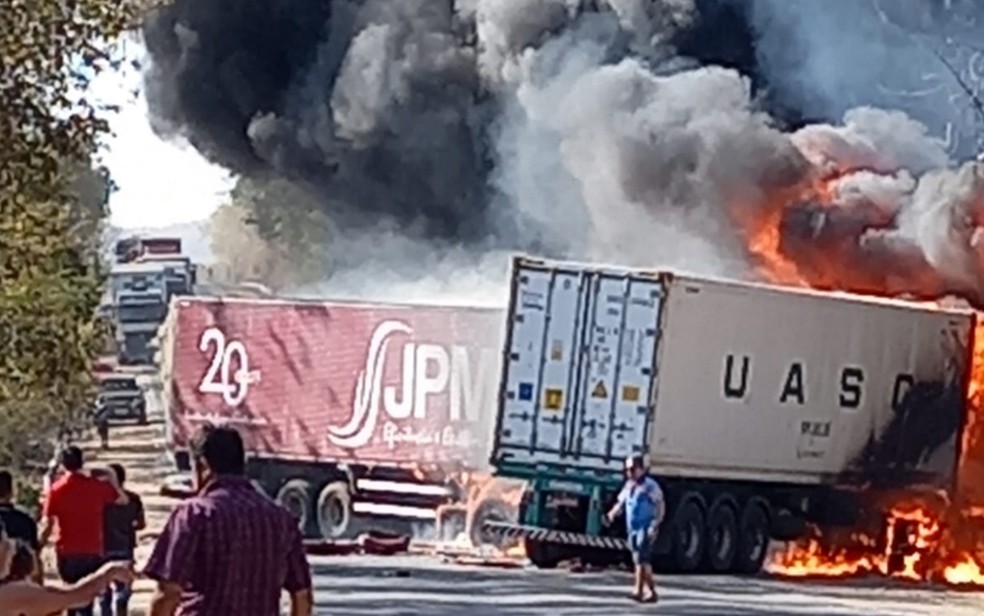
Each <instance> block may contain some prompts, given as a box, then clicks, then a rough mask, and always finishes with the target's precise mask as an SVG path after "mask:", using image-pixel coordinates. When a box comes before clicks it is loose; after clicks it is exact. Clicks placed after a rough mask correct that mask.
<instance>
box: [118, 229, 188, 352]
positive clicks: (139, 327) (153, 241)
mask: <svg viewBox="0 0 984 616" xmlns="http://www.w3.org/2000/svg"><path fill="white" fill-rule="evenodd" d="M180 251H181V240H180V239H175V238H139V237H134V238H128V239H125V240H120V241H119V242H117V244H116V254H117V263H116V264H114V265H113V266H112V268H111V270H110V276H109V293H108V295H109V303H108V305H107V306H106V308H105V312H106V314H107V315H108V316H109V317H110V319H111V320H112V322H113V326H114V327H113V329H114V333H115V336H114V338H115V340H116V348H117V357H118V359H119V362H120V364H123V365H149V364H151V363H152V361H153V356H154V351H153V347H152V343H153V341H154V339H155V337H156V336H157V330H158V329H159V328H160V326H161V324H162V323H163V322H164V318H165V316H166V314H167V308H168V304H169V302H170V300H171V298H172V297H175V296H179V295H191V294H193V293H194V287H195V282H196V267H195V265H194V264H193V263H191V260H190V259H189V258H188V257H184V256H182V255H181V254H180Z"/></svg>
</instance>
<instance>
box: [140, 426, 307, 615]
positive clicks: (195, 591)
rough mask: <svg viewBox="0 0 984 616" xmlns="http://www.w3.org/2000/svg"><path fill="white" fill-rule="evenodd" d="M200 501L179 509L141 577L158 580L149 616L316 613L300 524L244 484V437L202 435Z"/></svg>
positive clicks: (225, 432) (195, 453)
mask: <svg viewBox="0 0 984 616" xmlns="http://www.w3.org/2000/svg"><path fill="white" fill-rule="evenodd" d="M191 453H192V461H193V467H194V472H195V489H196V492H197V496H194V497H192V498H190V499H188V500H187V501H185V502H183V503H181V504H179V505H178V506H177V507H176V508H175V509H174V511H172V512H171V517H170V518H169V519H168V522H167V525H166V526H165V527H164V531H163V532H162V533H161V535H160V537H159V538H158V540H157V544H156V545H155V546H154V551H153V554H152V555H151V557H150V560H149V561H148V563H147V566H146V567H145V569H144V574H145V575H146V576H147V577H149V578H151V579H153V580H156V581H157V583H158V586H157V592H156V594H155V595H154V599H153V601H152V603H151V609H150V616H172V615H173V614H179V615H180V616H211V615H213V614H235V615H236V616H277V615H278V614H280V597H281V593H282V592H283V591H284V590H286V591H287V593H288V594H289V596H290V602H291V611H290V614H291V616H310V614H311V613H312V610H313V598H312V593H311V570H310V567H309V566H308V563H307V557H306V555H305V553H304V546H303V543H302V540H301V533H300V530H299V528H298V524H297V519H296V518H295V517H294V516H293V515H291V514H290V513H289V512H288V511H287V510H286V509H284V508H282V507H280V506H279V505H277V504H275V503H273V502H271V501H270V500H268V499H267V498H266V497H264V496H263V495H261V494H260V493H259V492H257V491H256V490H255V489H254V488H253V486H252V485H251V484H250V482H249V480H248V479H246V477H245V466H246V456H245V451H244V448H243V441H242V437H241V436H240V435H239V433H238V432H236V431H235V430H233V429H232V428H213V427H205V428H203V429H202V430H201V431H200V432H199V433H198V434H196V435H195V437H194V438H193V439H192V443H191Z"/></svg>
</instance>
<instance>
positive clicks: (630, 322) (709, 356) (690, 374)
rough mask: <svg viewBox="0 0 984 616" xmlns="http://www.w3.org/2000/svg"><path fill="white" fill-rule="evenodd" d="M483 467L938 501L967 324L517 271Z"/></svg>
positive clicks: (663, 276)
mask: <svg viewBox="0 0 984 616" xmlns="http://www.w3.org/2000/svg"><path fill="white" fill-rule="evenodd" d="M511 284H512V293H511V300H510V306H509V313H508V330H507V336H506V348H505V353H504V356H505V361H504V363H503V375H502V383H501V390H500V399H499V406H498V412H497V421H496V431H495V441H494V446H493V455H492V463H493V464H494V465H496V466H497V467H502V466H503V465H510V466H512V467H514V468H515V467H517V466H519V467H535V468H537V469H549V470H553V471H558V470H559V471H563V472H568V473H569V472H586V473H594V474H599V473H601V474H605V473H616V472H619V471H620V470H621V468H622V464H623V461H624V459H625V457H626V456H628V455H630V454H644V455H646V456H647V458H648V460H649V463H650V466H651V468H652V470H653V472H655V473H657V474H658V475H660V476H678V477H687V478H705V479H719V480H731V481H767V482H776V483H794V484H819V483H831V484H848V483H866V482H871V481H880V480H886V481H891V482H903V483H913V482H916V483H929V484H934V485H935V484H939V485H947V484H948V482H949V481H950V480H951V479H952V475H953V473H954V470H955V468H954V467H955V465H956V460H957V455H958V442H959V434H960V430H961V428H962V425H963V419H964V409H965V406H966V405H965V391H966V379H967V373H968V366H969V364H970V360H971V350H970V348H971V345H972V332H973V327H974V315H973V313H972V312H970V311H963V310H958V309H942V308H938V307H935V306H931V305H928V304H917V303H910V302H903V301H894V300H885V299H878V298H868V297H861V296H855V295H848V294H840V293H837V294H834V293H824V292H817V291H811V290H804V289H791V288H778V287H772V286H766V285H759V284H749V283H739V282H730V281H721V280H714V279H708V278H700V277H694V276H678V275H673V274H672V273H667V272H660V271H640V270H626V269H619V268H614V267H602V266H594V265H583V264H575V263H559V262H546V261H542V260H535V259H530V258H525V257H523V258H517V259H516V260H515V262H514V265H513V270H512V281H511Z"/></svg>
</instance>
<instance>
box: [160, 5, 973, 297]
mask: <svg viewBox="0 0 984 616" xmlns="http://www.w3.org/2000/svg"><path fill="white" fill-rule="evenodd" d="M982 33H984V10H982V9H981V8H980V7H979V6H976V5H975V4H974V3H973V2H969V1H967V0H933V1H927V2H918V1H916V0H898V1H894V0H825V1H824V2H814V1H812V0H747V1H746V0H662V1H646V0H334V1H328V0H174V1H173V2H172V3H171V4H169V5H166V6H164V7H162V8H160V9H158V10H157V11H155V12H154V13H153V14H152V15H150V16H149V17H148V19H147V21H146V23H145V25H144V28H143V34H144V38H145V41H146V45H147V49H148V51H149V53H150V58H151V64H150V68H149V69H148V71H147V72H146V75H145V78H146V85H147V95H148V100H149V103H150V108H151V113H152V116H153V122H154V125H155V127H156V128H157V129H158V131H159V132H160V133H162V134H165V135H181V136H183V137H185V138H187V139H188V140H189V141H190V142H191V143H192V144H193V145H194V146H195V147H196V148H197V149H198V150H199V151H200V152H202V153H203V154H204V155H205V156H206V157H207V158H209V159H210V160H212V161H214V162H217V163H219V164H221V165H223V166H225V167H227V168H229V169H231V170H233V171H235V172H237V173H239V174H241V175H243V176H246V177H250V178H252V179H254V180H257V181H262V180H263V179H264V178H277V179H280V180H283V179H286V180H289V181H291V182H294V183H296V184H297V185H298V186H300V187H303V189H304V190H306V191H309V192H310V193H311V194H313V195H314V196H315V198H316V201H317V203H318V204H320V205H319V207H320V208H321V209H322V210H323V213H324V214H326V217H327V219H329V220H330V221H331V222H332V225H333V226H334V227H335V229H336V235H335V238H336V239H335V240H334V241H333V242H332V243H331V244H332V245H330V246H325V251H327V252H331V253H332V254H333V255H335V256H336V263H337V264H338V267H339V268H340V273H343V272H344V270H346V269H348V270H358V271H361V270H363V269H364V268H365V267H366V263H367V261H370V260H371V261H372V262H374V263H376V264H377V265H379V266H381V267H382V268H384V269H395V270H400V271H406V272H412V273H410V274H407V275H410V276H430V275H434V274H436V273H438V272H437V270H438V269H440V268H439V267H437V265H440V264H441V263H443V262H444V261H445V260H450V261H453V262H454V263H455V264H458V265H460V263H461V262H462V259H461V258H462V257H468V259H466V261H467V262H469V263H476V262H477V261H479V260H480V259H478V258H477V257H481V256H482V255H490V254H496V253H497V251H501V250H510V249H520V250H529V251H536V252H540V253H547V254H549V255H552V256H567V257H577V258H597V259H607V260H614V261H619V262H624V263H631V264H643V265H669V266H677V267H685V268H687V269H690V270H697V271H701V270H703V271H706V272H710V273H719V274H727V275H736V276H747V275H749V272H750V271H751V270H752V269H754V266H755V265H756V263H757V261H756V259H755V258H754V257H755V256H756V255H755V254H754V253H755V252H756V248H755V242H753V241H752V240H753V239H754V237H753V236H754V235H755V234H756V233H757V230H760V228H761V225H762V224H763V223H762V221H763V220H765V219H766V218H767V217H768V216H767V215H768V214H769V213H772V212H774V211H775V208H776V195H786V196H787V197H788V198H790V199H792V200H793V201H794V202H795V203H792V204H789V205H788V207H787V206H784V213H783V214H782V216H781V217H780V218H781V220H780V221H779V224H778V228H779V230H780V233H781V235H782V241H781V242H780V243H779V245H778V246H777V250H779V251H781V252H782V253H783V254H784V255H785V256H786V257H787V258H789V259H792V260H793V261H795V262H796V263H798V264H799V265H798V266H799V268H800V269H801V270H802V271H801V272H800V274H801V275H802V277H803V278H805V279H806V280H807V282H812V283H814V284H816V285H817V286H828V287H833V288H850V289H853V290H861V291H870V292H886V291H887V290H889V289H890V290H891V292H896V291H898V292H907V293H915V294H923V295H933V294H936V293H938V292H941V291H943V290H946V291H951V290H953V289H960V290H961V291H962V292H964V293H967V294H972V293H974V292H976V291H978V290H980V289H981V287H982V285H981V281H982V280H984V276H981V267H980V265H979V261H980V260H979V259H977V258H976V243H975V242H976V239H973V240H972V238H971V235H972V233H970V232H969V231H968V229H967V228H965V227H961V226H960V224H955V223H954V221H955V220H956V219H958V218H959V219H960V220H963V219H964V218H966V217H967V216H970V217H973V216H974V215H976V210H975V204H976V203H977V200H976V192H975V190H976V188H977V183H976V181H975V178H977V177H978V174H977V173H976V172H975V171H973V170H970V171H968V170H967V169H964V170H963V171H962V172H957V171H950V170H949V169H950V168H952V167H953V166H954V163H952V160H953V159H954V158H957V159H959V158H965V157H968V156H971V155H973V154H975V153H976V152H977V150H978V147H977V142H976V138H977V136H978V132H979V130H978V129H979V128H980V126H981V117H982V115H984V107H980V105H979V102H978V101H977V99H976V89H977V88H978V87H979V86H978V85H977V84H978V83H979V82H982V81H984V79H982V78H981V76H984V60H982V56H981V54H980V53H979V52H976V51H975V47H974V46H973V45H972V42H973V41H974V40H977V39H976V38H975V37H979V35H980V34H982ZM978 107H980V108H978ZM875 108H883V109H900V110H902V112H904V113H901V112H889V111H880V110H879V109H875ZM831 167H836V168H837V169H838V170H839V171H840V172H841V174H842V175H841V176H839V177H838V178H837V180H836V182H834V183H833V184H831V186H832V187H833V188H832V191H831V192H832V193H833V194H827V195H826V196H825V199H826V200H825V201H823V203H822V204H821V206H820V207H817V205H816V204H815V203H813V201H812V200H811V198H804V199H798V198H796V199H794V198H793V195H798V194H799V193H800V192H803V191H802V190H801V189H803V188H804V187H805V186H807V185H812V184H814V183H815V180H816V178H817V177H823V176H824V174H825V173H829V172H830V168H831ZM927 182H928V183H927ZM967 182H970V183H971V184H972V186H969V185H968V184H967ZM940 191H944V192H942V193H941V192H940ZM947 191H948V192H947ZM968 191H969V192H968ZM806 192H809V191H806ZM952 195H959V198H955V199H951V198H950V196H952ZM958 202H959V203H958ZM831 205H833V206H835V209H833V210H831V207H830V206H831ZM282 207H283V208H290V207H297V206H296V205H295V204H292V203H284V204H283V206H282ZM957 210H959V212H961V213H962V216H963V218H961V217H960V216H956V215H955V214H954V212H955V211H957ZM971 226H972V227H973V226H974V225H971ZM972 230H973V229H970V231H972ZM261 232H262V229H261ZM289 239H290V238H280V241H289ZM831 263H837V264H838V266H836V267H834V266H832V265H831ZM435 264H437V265H435ZM900 264H904V265H900ZM913 264H915V265H913ZM841 265H843V267H847V268H849V269H851V270H852V271H853V272H854V273H853V274H852V275H851V276H849V277H846V276H844V275H842V274H840V273H839V272H840V271H841V270H842V269H843V267H841Z"/></svg>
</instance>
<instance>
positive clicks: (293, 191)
mask: <svg viewBox="0 0 984 616" xmlns="http://www.w3.org/2000/svg"><path fill="white" fill-rule="evenodd" d="M284 205H287V206H289V207H284ZM210 223H211V224H210V235H211V239H212V252H213V253H214V254H215V258H216V260H217V261H218V264H219V265H220V268H219V269H221V270H222V271H224V272H226V273H227V274H228V275H229V277H230V278H231V279H230V280H227V281H225V282H230V283H240V282H259V283H262V284H264V285H266V286H268V287H270V288H271V289H274V290H287V291H289V290H290V289H292V288H296V287H298V286H303V285H305V284H309V283H312V282H318V281H321V280H324V279H325V278H326V277H327V275H328V271H329V261H328V257H327V255H328V250H327V246H328V242H329V241H330V238H331V235H332V232H333V231H332V228H331V226H330V224H329V223H328V220H327V218H326V217H325V215H324V213H323V210H322V209H321V208H320V207H319V205H318V203H317V200H316V198H315V197H314V196H313V195H311V194H310V193H308V192H307V191H305V190H304V189H302V188H300V187H299V186H297V185H296V184H293V183H291V182H289V181H287V180H282V179H274V180H268V181H261V180H252V179H248V178H241V179H240V180H238V181H237V182H236V186H235V188H234V189H233V190H232V194H231V195H230V200H229V202H228V203H226V204H224V205H222V206H221V207H219V208H218V209H217V210H216V211H215V213H214V214H213V215H212V218H211V220H210Z"/></svg>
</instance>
